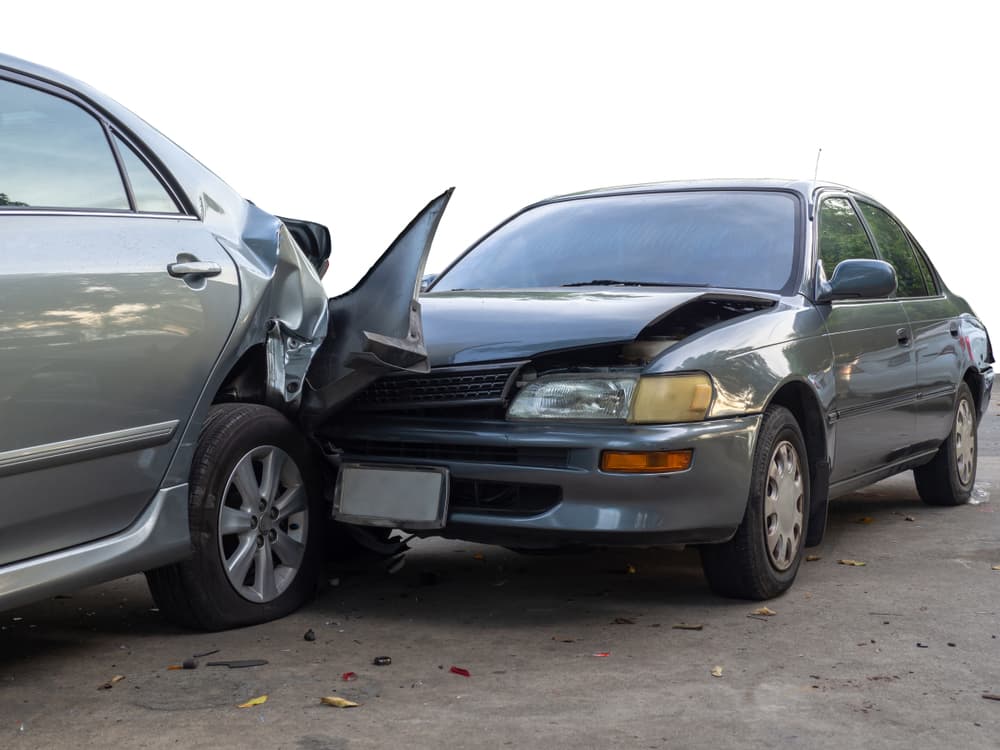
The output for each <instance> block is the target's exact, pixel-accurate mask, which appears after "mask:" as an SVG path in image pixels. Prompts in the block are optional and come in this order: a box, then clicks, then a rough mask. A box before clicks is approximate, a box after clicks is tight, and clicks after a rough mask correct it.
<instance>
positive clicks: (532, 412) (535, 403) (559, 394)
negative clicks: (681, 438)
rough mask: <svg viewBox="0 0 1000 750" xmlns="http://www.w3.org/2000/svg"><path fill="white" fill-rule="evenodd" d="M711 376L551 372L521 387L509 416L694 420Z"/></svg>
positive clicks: (704, 407)
mask: <svg viewBox="0 0 1000 750" xmlns="http://www.w3.org/2000/svg"><path fill="white" fill-rule="evenodd" d="M712 395H713V391H712V380H711V378H709V376H708V375H707V374H705V373H703V372H698V373H684V374H682V375H647V376H645V377H639V376H637V375H622V374H614V373H609V374H607V375H603V376H601V375H594V374H591V373H586V374H580V375H552V376H549V377H542V378H539V379H538V380H536V381H534V382H532V383H529V384H528V385H526V386H525V387H524V388H522V389H521V391H520V393H518V394H517V396H516V397H515V398H514V402H513V403H512V404H511V405H510V408H509V409H508V410H507V418H508V419H604V420H619V421H622V422H625V421H627V422H632V423H635V424H670V423H672V422H698V421H701V420H703V419H704V418H705V416H706V415H707V414H708V408H709V406H711V404H712Z"/></svg>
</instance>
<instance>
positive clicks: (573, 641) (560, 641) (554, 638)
mask: <svg viewBox="0 0 1000 750" xmlns="http://www.w3.org/2000/svg"><path fill="white" fill-rule="evenodd" d="M552 640H554V641H559V643H576V639H575V638H558V637H556V636H552Z"/></svg>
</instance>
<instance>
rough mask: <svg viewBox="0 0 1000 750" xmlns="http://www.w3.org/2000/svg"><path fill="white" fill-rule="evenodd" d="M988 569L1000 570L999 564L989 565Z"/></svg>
mask: <svg viewBox="0 0 1000 750" xmlns="http://www.w3.org/2000/svg"><path fill="white" fill-rule="evenodd" d="M990 570H1000V565H991V566H990Z"/></svg>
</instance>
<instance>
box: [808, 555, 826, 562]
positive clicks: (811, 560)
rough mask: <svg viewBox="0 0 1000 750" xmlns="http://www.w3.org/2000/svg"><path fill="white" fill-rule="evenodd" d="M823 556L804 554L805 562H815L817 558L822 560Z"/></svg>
mask: <svg viewBox="0 0 1000 750" xmlns="http://www.w3.org/2000/svg"><path fill="white" fill-rule="evenodd" d="M822 559H823V558H822V557H821V556H819V555H806V562H816V561H817V560H822Z"/></svg>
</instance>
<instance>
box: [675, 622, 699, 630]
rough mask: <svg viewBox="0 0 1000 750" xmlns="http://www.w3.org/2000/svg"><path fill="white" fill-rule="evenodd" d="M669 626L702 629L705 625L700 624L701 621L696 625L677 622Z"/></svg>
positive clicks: (683, 628)
mask: <svg viewBox="0 0 1000 750" xmlns="http://www.w3.org/2000/svg"><path fill="white" fill-rule="evenodd" d="M670 627H671V628H673V629H674V630H702V629H704V627H705V626H704V625H702V624H701V623H698V624H697V625H689V624H688V623H686V622H678V623H674V624H673V625H671V626H670Z"/></svg>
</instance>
